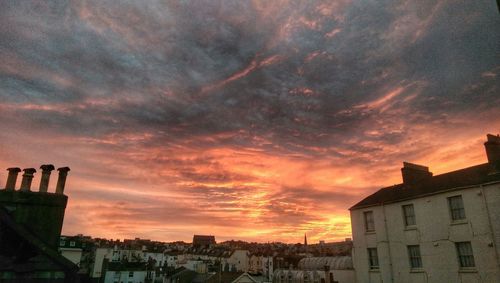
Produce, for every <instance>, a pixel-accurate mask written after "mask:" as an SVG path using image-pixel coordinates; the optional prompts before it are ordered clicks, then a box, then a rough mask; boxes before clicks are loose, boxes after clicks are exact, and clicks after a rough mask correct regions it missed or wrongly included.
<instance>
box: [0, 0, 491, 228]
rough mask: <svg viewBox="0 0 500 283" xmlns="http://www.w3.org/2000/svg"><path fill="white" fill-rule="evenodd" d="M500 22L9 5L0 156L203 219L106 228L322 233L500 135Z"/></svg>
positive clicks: (327, 6) (408, 6) (384, 9)
mask: <svg viewBox="0 0 500 283" xmlns="http://www.w3.org/2000/svg"><path fill="white" fill-rule="evenodd" d="M499 24H500V18H499V17H498V14H497V13H496V7H495V4H494V3H489V2H481V1H468V2H456V1H432V0H428V1H427V0H426V1H418V2H414V1H406V0H394V1H392V0H387V1H378V2H376V3H375V2H373V3H367V2H366V1H358V0H353V1H347V0H346V1H330V2H328V1H327V2H322V1H285V0H283V1H259V0H254V1H208V0H207V1H201V0H200V1H143V2H137V1H121V2H120V4H117V3H116V2H115V1H90V0H86V1H50V2H40V1H22V2H19V1H2V2H1V3H0V61H1V62H2V64H1V65H0V119H1V120H2V121H3V123H2V126H0V127H1V128H0V130H1V131H0V140H2V142H1V143H0V145H2V149H1V150H0V154H2V155H3V158H4V160H5V162H7V161H15V158H18V159H19V158H21V159H22V160H23V162H28V161H29V160H28V156H29V157H31V156H33V157H38V158H43V159H46V160H48V159H53V160H56V161H60V162H63V163H69V162H71V163H73V164H74V165H75V166H76V169H77V170H74V172H75V173H74V174H76V175H77V178H78V182H77V183H78V184H80V185H84V186H85V188H88V189H89V190H90V191H99V190H98V189H97V187H100V186H103V187H106V188H105V189H103V191H101V193H96V194H97V195H100V196H101V197H102V201H98V200H96V199H95V195H92V194H91V193H90V192H89V193H85V192H83V191H81V190H77V193H75V194H76V195H75V198H76V199H77V200H78V201H89V200H93V201H95V202H96V203H99V205H101V203H102V202H104V201H114V198H115V196H116V201H119V200H120V201H125V202H127V203H128V202H129V201H132V200H131V199H130V198H131V197H126V196H118V195H117V194H118V191H119V190H120V189H122V190H124V191H125V192H130V191H131V189H132V187H136V186H145V187H146V188H144V190H145V192H151V193H154V194H157V193H160V192H162V193H169V194H170V195H169V197H172V198H173V197H176V198H185V199H189V200H190V201H192V202H194V203H195V204H199V205H203V206H204V207H205V210H204V209H199V208H198V209H195V210H192V211H190V212H189V213H188V212H182V211H183V209H184V208H185V209H187V210H189V209H192V208H193V207H196V205H192V204H193V203H191V204H190V205H187V204H185V203H182V204H179V206H171V204H172V203H173V201H172V200H171V199H163V198H162V199H161V200H153V199H148V198H146V199H143V200H140V201H138V204H137V205H136V206H134V207H131V208H128V207H127V206H119V207H118V208H117V211H116V212H114V214H112V215H111V214H110V215H101V216H100V217H106V218H109V219H115V220H116V221H117V222H116V223H117V225H121V224H120V223H119V222H120V219H126V218H127V217H129V216H130V217H131V218H132V219H135V220H137V221H139V222H140V221H146V219H148V217H149V216H148V215H151V214H155V215H156V216H154V217H153V216H152V217H153V218H155V217H156V218H155V219H156V220H155V221H156V222H155V223H159V222H160V221H161V220H160V219H161V217H162V215H178V217H177V219H178V220H179V222H181V221H185V223H187V224H186V225H188V226H189V225H191V224H192V225H194V224H195V223H196V224H200V223H199V222H198V221H197V220H195V219H196V217H195V216H194V215H196V214H201V215H204V216H206V217H210V219H214V220H213V221H216V222H217V223H219V224H220V225H222V226H223V225H224V224H223V223H224V221H243V222H244V221H247V220H248V219H253V220H252V221H253V222H254V223H256V224H255V225H264V226H265V225H269V224H270V223H272V225H274V227H276V228H275V229H282V231H284V232H286V231H293V227H309V228H308V229H317V227H316V228H314V227H310V226H307V225H309V224H310V223H327V222H328V221H329V220H328V219H329V218H332V217H331V215H330V216H319V214H318V213H316V212H314V209H315V208H318V207H319V208H321V209H323V208H324V209H327V208H328V207H330V209H331V210H330V212H332V211H334V212H335V213H340V212H338V211H341V210H342V209H345V208H347V207H348V206H349V204H350V203H352V202H355V200H356V198H359V196H360V195H361V194H365V193H366V192H369V191H371V190H373V189H374V187H376V186H374V185H375V184H376V185H384V184H385V182H386V181H387V180H386V179H387V178H381V177H380V176H382V175H389V176H390V177H388V178H389V179H391V180H393V179H395V177H394V176H396V173H397V172H396V171H397V166H396V167H395V165H394V164H399V162H401V161H402V160H416V161H420V160H428V159H431V161H432V160H435V159H433V158H432V157H431V156H449V154H450V151H447V148H456V147H457V146H458V145H457V143H458V140H460V139H465V140H468V141H469V145H471V144H474V145H475V144H478V142H477V139H478V135H481V136H482V135H484V134H485V132H486V131H495V130H497V129H498V125H499V124H498V123H499V120H498V117H497V116H498V115H497V112H498V110H499V109H498V105H499V102H500V96H498V93H499V87H500V85H499V79H498V78H499V76H500V72H499V70H500V69H499V68H500V67H499V65H498V63H497V61H498V60H497V53H498V48H499V45H498V44H499V42H500V33H499V32H496V30H497V29H496V27H497V26H498V25H499ZM444 131H446V135H448V136H453V137H454V138H455V140H456V142H454V143H453V144H450V141H449V139H448V138H446V137H445V135H444V134H442V133H443V132H444ZM440 133H441V134H440ZM436 136H438V137H439V138H436ZM60 148H62V149H64V150H59V149H60ZM56 149H57V150H56ZM450 150H451V149H450ZM13 152H15V153H13ZM470 154H471V155H470V157H471V158H472V159H473V160H479V159H480V157H478V156H479V154H476V153H474V154H473V155H472V153H470ZM436 158H437V157H436ZM463 162H465V161H463V160H459V161H457V162H456V163H455V164H463ZM2 164H3V163H2ZM446 164H448V163H446ZM5 166H10V164H9V165H5ZM75 166H73V167H75ZM446 166H448V165H446ZM446 166H444V165H443V168H444V167H446ZM347 168H349V169H347ZM394 168H396V170H394ZM446 168H448V167H446ZM441 169H442V168H441ZM326 171H329V172H331V174H326V173H325V172H326ZM308 172H309V173H308ZM394 172H396V173H394ZM336 174H342V175H336ZM327 175H328V177H327ZM352 176H354V177H352ZM328 178H330V179H331V182H330V183H328V185H327V182H326V181H325V179H328ZM349 178H350V179H349ZM356 178H357V179H356ZM344 180H347V181H344ZM292 182H295V183H294V184H291V183H292ZM374 182H375V183H374ZM327 186H329V190H328V189H327ZM346 188H351V189H352V190H355V192H356V193H352V194H343V193H340V192H342V191H344V190H346ZM149 202H150V203H152V204H151V206H148V203H149ZM153 203H154V204H153ZM329 203H331V205H329ZM103 205H104V204H103ZM163 205H167V206H170V207H175V209H172V210H169V209H163V208H162V206H163ZM218 208H220V209H221V210H222V211H225V213H228V214H226V216H225V217H227V219H226V218H225V217H222V216H221V215H222V214H221V213H222V212H221V211H218ZM70 209H71V207H70ZM72 209H76V208H72ZM252 210H254V212H255V213H254V212H252ZM228 211H231V212H228ZM249 215H252V216H251V217H250V216H249ZM252 217H253V218H252ZM174 218H175V217H174ZM216 219H218V220H216ZM82 221H83V220H82ZM70 223H74V225H76V221H75V219H72V220H70ZM189 223H190V224H189ZM214 223H215V222H214ZM280 223H281V224H282V225H283V226H280ZM292 223H296V226H293V224H292ZM308 223H309V224H308ZM337 223H338V225H340V226H341V225H342V224H341V223H345V215H344V219H338V221H337ZM219 224H217V225H219ZM330 224H331V223H330ZM103 225H104V224H103ZM301 225H302V226H301ZM331 225H333V224H331ZM340 226H339V227H340ZM73 227H74V226H73ZM189 227H191V226H189ZM257 227H261V228H262V226H257ZM280 227H281V228H280ZM151 229H152V228H151ZM179 229H181V228H179ZM297 229H299V228H297ZM300 229H302V228H300ZM304 229H306V228H304ZM343 229H344V228H343ZM345 229H348V228H345ZM345 229H344V232H343V234H342V235H344V234H345V233H347V232H346V230H345ZM92 231H94V230H92ZM96 231H97V230H96ZM127 231H128V230H127ZM314 231H316V230H314ZM233 232H234V231H233ZM123 233H124V235H125V234H127V233H128V232H123ZM158 233H160V232H158ZM161 233H164V232H161ZM178 233H181V234H182V232H179V231H178ZM317 233H318V235H320V234H321V233H322V232H320V231H319V230H318V231H317ZM268 234H271V232H269V233H268ZM285 234H286V233H285ZM176 235H179V234H176ZM286 235H288V234H286ZM321 235H323V234H321ZM338 235H340V232H339V234H338ZM318 237H319V236H318Z"/></svg>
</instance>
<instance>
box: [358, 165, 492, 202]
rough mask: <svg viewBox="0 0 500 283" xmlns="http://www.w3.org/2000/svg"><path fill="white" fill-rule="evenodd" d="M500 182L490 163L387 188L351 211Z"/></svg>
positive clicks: (365, 199)
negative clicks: (415, 182)
mask: <svg viewBox="0 0 500 283" xmlns="http://www.w3.org/2000/svg"><path fill="white" fill-rule="evenodd" d="M491 182H500V173H493V174H492V173H491V166H490V164H489V163H484V164H480V165H476V166H472V167H468V168H464V169H460V170H456V171H452V172H448V173H445V174H441V175H436V176H432V177H429V178H427V179H424V180H422V181H421V182H419V183H417V184H404V183H403V184H398V185H394V186H390V187H385V188H382V189H380V190H378V191H377V192H375V193H374V194H372V195H369V196H368V197H366V198H364V199H363V200H362V201H360V202H358V203H357V204H355V205H354V206H352V207H351V208H350V210H354V209H360V208H364V207H369V206H374V205H382V204H384V203H393V202H398V201H403V200H407V199H414V198H419V197H423V196H426V195H432V194H437V193H441V192H445V191H448V190H453V189H460V188H466V187H472V186H478V185H481V184H486V183H491Z"/></svg>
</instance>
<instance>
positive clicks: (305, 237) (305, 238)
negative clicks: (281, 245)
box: [304, 233, 307, 246]
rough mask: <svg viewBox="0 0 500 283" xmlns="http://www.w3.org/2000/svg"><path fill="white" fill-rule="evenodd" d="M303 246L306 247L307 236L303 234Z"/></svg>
mask: <svg viewBox="0 0 500 283" xmlns="http://www.w3.org/2000/svg"><path fill="white" fill-rule="evenodd" d="M304 246H307V235H306V233H304Z"/></svg>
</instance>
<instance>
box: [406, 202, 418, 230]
mask: <svg viewBox="0 0 500 283" xmlns="http://www.w3.org/2000/svg"><path fill="white" fill-rule="evenodd" d="M403 216H404V221H405V226H412V225H415V224H417V223H416V221H415V211H414V210H413V204H407V205H403Z"/></svg>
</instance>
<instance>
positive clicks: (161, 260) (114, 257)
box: [91, 246, 167, 278]
mask: <svg viewBox="0 0 500 283" xmlns="http://www.w3.org/2000/svg"><path fill="white" fill-rule="evenodd" d="M104 259H107V260H108V261H109V262H120V261H122V260H126V261H129V262H148V261H149V260H150V259H152V260H154V262H155V267H161V266H163V265H164V264H165V261H166V260H167V256H166V255H165V254H164V253H163V252H160V253H159V252H148V251H146V250H145V248H142V249H122V248H119V247H118V246H115V247H104V248H102V247H101V248H96V249H95V257H94V265H93V268H92V272H91V277H92V278H99V277H101V276H103V275H104V274H103V272H102V266H103V262H104Z"/></svg>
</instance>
